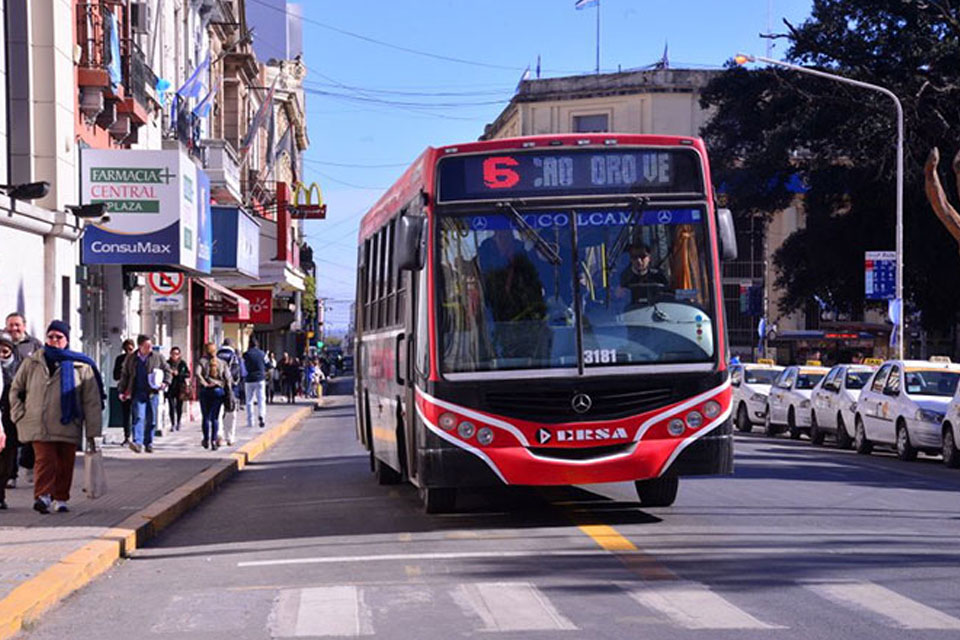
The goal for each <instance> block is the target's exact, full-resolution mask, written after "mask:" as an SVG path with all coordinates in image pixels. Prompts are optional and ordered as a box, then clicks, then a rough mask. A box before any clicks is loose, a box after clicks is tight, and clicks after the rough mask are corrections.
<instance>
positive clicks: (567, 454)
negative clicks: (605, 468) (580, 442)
mask: <svg viewBox="0 0 960 640" xmlns="http://www.w3.org/2000/svg"><path fill="white" fill-rule="evenodd" d="M635 444H636V443H635V442H626V443H623V444H610V445H606V446H604V447H578V448H576V449H569V448H566V447H528V448H527V450H528V451H529V452H530V453H532V454H533V455H535V456H540V457H541V458H554V459H556V460H596V459H597V458H604V457H606V456H613V455H616V454H618V453H627V452H628V451H630V449H632V448H633V445H635Z"/></svg>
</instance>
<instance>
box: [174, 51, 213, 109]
mask: <svg viewBox="0 0 960 640" xmlns="http://www.w3.org/2000/svg"><path fill="white" fill-rule="evenodd" d="M209 68H210V52H209V51H207V55H205V56H204V57H203V60H201V61H200V64H198V65H197V68H196V69H194V70H193V73H191V74H190V77H189V78H187V81H186V82H184V83H183V84H182V85H180V88H179V89H177V95H179V96H180V97H181V98H198V97H200V92H201V91H203V87H204V82H203V80H204V74H205V73H206V71H207V69H209Z"/></svg>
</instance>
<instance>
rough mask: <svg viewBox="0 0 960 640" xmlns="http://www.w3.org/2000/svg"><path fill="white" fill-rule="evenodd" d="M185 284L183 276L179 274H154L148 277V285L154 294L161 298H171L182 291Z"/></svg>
mask: <svg viewBox="0 0 960 640" xmlns="http://www.w3.org/2000/svg"><path fill="white" fill-rule="evenodd" d="M183 282H184V276H183V274H182V273H177V272H171V273H166V272H154V273H151V274H150V275H149V276H147V284H149V285H150V288H151V289H153V292H154V293H156V294H157V295H161V296H169V295H172V294H174V293H176V292H178V291H180V289H181V288H182V287H183Z"/></svg>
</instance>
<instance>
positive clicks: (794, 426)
mask: <svg viewBox="0 0 960 640" xmlns="http://www.w3.org/2000/svg"><path fill="white" fill-rule="evenodd" d="M828 371H830V370H829V369H827V368H826V367H818V366H797V365H793V366H791V367H787V368H786V369H784V370H783V371H782V372H781V373H780V375H779V376H777V379H776V380H774V382H773V386H772V387H771V388H770V397H769V398H767V415H766V420H765V422H764V433H765V434H766V435H768V436H775V435H777V434H778V433H781V432H783V431H784V430H785V429H786V430H787V431H789V432H790V438H791V439H793V440H798V439H799V438H800V434H801V433H804V432H809V431H810V394H811V392H812V391H813V388H814V387H815V386H817V383H818V382H820V380H821V379H822V378H823V377H824V376H825V375H827V372H828Z"/></svg>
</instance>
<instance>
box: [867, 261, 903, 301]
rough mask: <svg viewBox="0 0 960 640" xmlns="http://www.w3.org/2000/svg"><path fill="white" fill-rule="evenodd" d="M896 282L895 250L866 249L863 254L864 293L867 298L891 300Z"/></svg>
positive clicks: (894, 293) (894, 294)
mask: <svg viewBox="0 0 960 640" xmlns="http://www.w3.org/2000/svg"><path fill="white" fill-rule="evenodd" d="M896 284H897V252H896V251H867V252H866V253H865V254H864V285H865V287H864V289H865V291H864V293H865V295H866V298H867V300H893V298H894V297H895V296H896Z"/></svg>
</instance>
